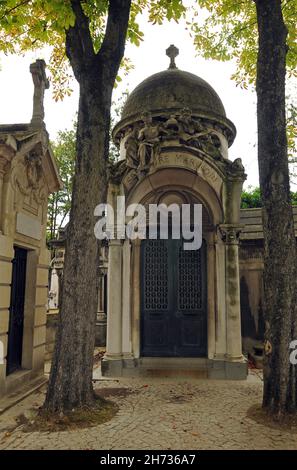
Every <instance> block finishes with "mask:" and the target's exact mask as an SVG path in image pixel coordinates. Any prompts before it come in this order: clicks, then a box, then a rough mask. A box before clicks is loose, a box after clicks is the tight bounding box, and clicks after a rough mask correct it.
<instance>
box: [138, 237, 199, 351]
mask: <svg viewBox="0 0 297 470" xmlns="http://www.w3.org/2000/svg"><path fill="white" fill-rule="evenodd" d="M206 279H207V272H206V243H205V241H203V244H202V247H201V248H200V249H199V250H184V248H183V240H182V239H179V240H173V239H169V240H160V239H157V240H151V239H146V240H143V241H142V243H141V356H151V357H153V356H159V357H206V356H207V283H206Z"/></svg>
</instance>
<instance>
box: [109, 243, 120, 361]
mask: <svg viewBox="0 0 297 470" xmlns="http://www.w3.org/2000/svg"><path fill="white" fill-rule="evenodd" d="M107 291H108V300H107V309H108V312H107V348H106V359H121V357H122V242H121V240H110V242H109V254H108V289H107Z"/></svg>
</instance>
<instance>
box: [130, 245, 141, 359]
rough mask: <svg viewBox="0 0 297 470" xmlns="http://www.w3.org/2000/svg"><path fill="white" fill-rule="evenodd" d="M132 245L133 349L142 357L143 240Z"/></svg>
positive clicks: (136, 355)
mask: <svg viewBox="0 0 297 470" xmlns="http://www.w3.org/2000/svg"><path fill="white" fill-rule="evenodd" d="M132 243H133V245H132V270H133V271H132V350H133V356H134V357H135V358H139V357H140V289H141V285H140V255H141V250H140V248H141V240H140V239H139V238H136V239H135V240H133V242H132Z"/></svg>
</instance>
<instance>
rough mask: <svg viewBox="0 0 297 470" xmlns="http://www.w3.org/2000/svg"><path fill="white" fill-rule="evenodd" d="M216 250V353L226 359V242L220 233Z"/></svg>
mask: <svg viewBox="0 0 297 470" xmlns="http://www.w3.org/2000/svg"><path fill="white" fill-rule="evenodd" d="M215 251H216V276H215V279H216V299H217V318H216V353H215V358H216V359H218V360H224V359H225V357H226V352H227V350H226V331H227V328H226V277H225V273H226V270H225V244H224V243H223V241H222V240H221V237H220V235H218V237H217V240H216V243H215Z"/></svg>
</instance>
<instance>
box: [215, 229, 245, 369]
mask: <svg viewBox="0 0 297 470" xmlns="http://www.w3.org/2000/svg"><path fill="white" fill-rule="evenodd" d="M241 229H242V226H240V225H231V224H225V225H220V230H221V233H222V238H223V241H224V242H225V256H226V320H227V325H226V327H227V360H228V361H241V360H243V356H242V345H241V319H240V282H239V258H238V243H239V233H240V231H241Z"/></svg>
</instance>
